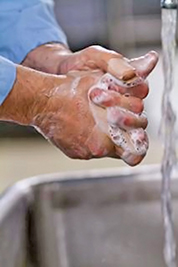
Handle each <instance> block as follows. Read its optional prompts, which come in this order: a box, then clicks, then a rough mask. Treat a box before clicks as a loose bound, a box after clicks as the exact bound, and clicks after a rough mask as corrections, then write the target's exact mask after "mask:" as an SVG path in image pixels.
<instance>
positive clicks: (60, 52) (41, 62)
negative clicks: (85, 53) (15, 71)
mask: <svg viewBox="0 0 178 267" xmlns="http://www.w3.org/2000/svg"><path fill="white" fill-rule="evenodd" d="M71 54H72V52H71V51H70V50H69V48H68V47H67V46H65V45H64V44H60V43H48V44H44V45H41V46H39V47H37V48H35V49H34V50H32V51H31V52H29V53H28V55H27V56H26V58H25V59H24V61H23V62H22V65H23V66H26V67H29V68H32V69H36V70H39V71H43V72H46V73H51V74H60V65H61V63H62V62H63V61H64V60H65V59H66V58H67V57H68V56H69V55H71Z"/></svg>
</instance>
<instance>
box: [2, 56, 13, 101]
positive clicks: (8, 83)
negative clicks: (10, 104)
mask: <svg viewBox="0 0 178 267" xmlns="http://www.w3.org/2000/svg"><path fill="white" fill-rule="evenodd" d="M15 79H16V66H15V64H14V63H13V62H11V61H9V60H7V59H5V58H3V57H1V56H0V105H1V104H2V103H3V101H4V99H5V98H6V97H7V95H8V94H9V92H10V91H11V89H12V87H13V84H14V81H15Z"/></svg>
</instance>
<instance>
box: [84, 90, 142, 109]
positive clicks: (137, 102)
mask: <svg viewBox="0 0 178 267" xmlns="http://www.w3.org/2000/svg"><path fill="white" fill-rule="evenodd" d="M89 97H90V99H91V100H92V101H93V103H95V104H96V105H97V106H100V107H104V108H107V107H114V106H119V107H121V108H124V109H126V110H129V111H131V112H134V113H141V112H142V111H143V102H142V100H141V99H140V98H136V97H133V96H129V95H127V94H125V95H121V94H118V93H117V92H115V91H106V90H103V89H100V88H97V87H96V88H94V89H92V90H91V91H90V93H89Z"/></svg>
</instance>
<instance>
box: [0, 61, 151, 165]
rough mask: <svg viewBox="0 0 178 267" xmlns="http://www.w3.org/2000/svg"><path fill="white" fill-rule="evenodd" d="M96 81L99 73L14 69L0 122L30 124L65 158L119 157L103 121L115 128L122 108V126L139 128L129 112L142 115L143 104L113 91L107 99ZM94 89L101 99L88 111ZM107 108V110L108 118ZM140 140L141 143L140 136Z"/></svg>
mask: <svg viewBox="0 0 178 267" xmlns="http://www.w3.org/2000/svg"><path fill="white" fill-rule="evenodd" d="M102 77H103V72H101V71H85V72H81V71H72V72H69V73H68V74H67V75H63V76H55V75H49V74H45V73H41V72H37V71H34V70H31V69H28V68H25V67H22V66H18V67H17V80H16V83H15V85H14V87H13V89H12V91H11V92H10V94H9V96H8V97H7V99H6V100H5V101H4V103H3V104H2V106H0V120H6V121H14V122H16V123H19V124H24V125H32V126H34V127H35V128H36V129H37V130H38V131H39V132H40V133H42V134H43V135H44V136H45V137H46V138H47V139H48V140H50V141H51V142H52V143H53V144H55V145H56V146H57V147H58V148H60V149H61V150H62V151H63V152H64V153H65V154H66V155H68V156H69V157H71V158H80V159H89V158H94V157H106V156H108V157H116V158H120V157H122V158H123V152H124V150H123V147H121V149H120V147H119V146H118V145H117V144H116V143H114V142H113V141H112V139H111V136H110V133H109V124H108V123H109V122H111V123H114V125H115V127H121V120H120V119H119V118H120V114H118V109H117V107H120V108H123V110H124V113H123V114H122V119H123V120H122V128H124V127H125V126H124V125H125V122H126V121H127V123H126V124H127V128H129V129H135V128H136V129H137V128H141V129H142V130H143V129H144V128H145V127H146V125H147V120H146V118H143V117H142V116H131V114H132V113H133V112H134V113H136V114H139V113H141V112H142V110H143V103H142V101H141V99H140V98H137V97H134V96H129V97H126V96H124V95H121V94H118V93H117V92H111V95H110V92H109V91H107V94H108V96H107V95H105V94H106V91H102V89H101V88H100V87H99V88H96V87H95V85H96V84H97V83H98V82H100V80H101V79H103V78H102ZM93 86H94V87H93ZM92 87H93V88H92ZM98 89H99V90H101V92H100V99H101V101H100V100H99V102H97V105H98V106H100V107H98V110H97V109H96V110H93V109H92V105H93V102H95V101H96V96H98ZM103 97H104V98H103ZM110 97H111V99H110ZM103 99H104V101H102V100H103ZM112 101H114V102H113V103H112ZM108 105H109V108H110V107H112V108H113V110H111V109H110V111H111V112H110V115H109V117H108V110H107V109H108ZM101 106H102V108H101ZM114 110H115V111H116V112H114ZM94 112H95V114H94ZM95 115H96V116H95ZM98 116H99V118H100V122H99V121H98V120H97V118H98ZM130 116H131V117H132V118H131V119H130ZM129 138H130V137H129V135H128V136H127V140H129V141H130V140H131V139H129ZM141 141H143V142H145V143H147V138H146V136H145V134H143V136H142V140H141ZM131 142H132V140H131ZM128 145H129V144H128ZM144 155H145V153H143V154H136V155H132V157H131V158H129V161H127V159H126V162H127V163H129V164H130V165H135V164H137V163H139V162H140V161H141V160H142V158H143V157H144ZM123 159H124V158H123ZM124 160H125V159H124Z"/></svg>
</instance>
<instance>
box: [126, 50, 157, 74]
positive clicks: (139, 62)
mask: <svg viewBox="0 0 178 267" xmlns="http://www.w3.org/2000/svg"><path fill="white" fill-rule="evenodd" d="M157 62H158V54H157V53H156V52H155V51H150V52H149V53H147V54H146V55H144V56H142V57H138V58H134V59H131V60H130V61H129V63H130V65H132V66H133V67H134V68H135V69H136V70H137V74H138V76H141V77H143V78H146V77H147V76H148V75H149V74H150V72H151V71H152V70H153V69H154V67H155V66H156V64H157Z"/></svg>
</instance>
